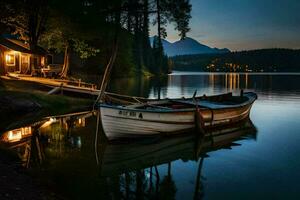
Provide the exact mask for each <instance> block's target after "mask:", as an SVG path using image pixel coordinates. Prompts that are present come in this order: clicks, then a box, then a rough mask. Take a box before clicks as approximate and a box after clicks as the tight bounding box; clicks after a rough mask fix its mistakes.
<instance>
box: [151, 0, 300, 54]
mask: <svg viewBox="0 0 300 200" xmlns="http://www.w3.org/2000/svg"><path fill="white" fill-rule="evenodd" d="M190 2H191V3H192V6H193V7H192V19H191V21H190V27H191V29H192V30H191V32H189V33H188V36H189V37H192V38H194V39H196V40H198V41H199V42H201V43H203V44H206V45H208V46H211V47H218V48H225V47H226V48H229V49H231V50H247V49H261V48H275V47H278V48H300V0H190ZM153 34H156V30H155V29H154V28H153V30H151V35H153ZM177 35H178V33H177V32H175V31H174V30H173V26H172V25H169V26H168V37H167V40H169V41H176V40H178V36H177Z"/></svg>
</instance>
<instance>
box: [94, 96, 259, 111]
mask: <svg viewBox="0 0 300 200" xmlns="http://www.w3.org/2000/svg"><path fill="white" fill-rule="evenodd" d="M244 96H246V97H248V100H247V101H244V102H242V103H239V104H234V105H224V107H217V108H209V107H202V108H203V109H212V110H224V109H234V108H239V107H244V106H249V105H251V104H253V102H254V101H255V100H256V99H257V95H256V94H255V93H253V92H247V93H244ZM168 100H169V101H172V100H171V99H166V101H168ZM175 100H176V99H175ZM190 105H192V104H190ZM199 106H200V109H201V103H199ZM99 108H100V109H101V108H111V109H115V110H126V111H133V112H148V113H182V112H195V110H196V107H194V108H183V109H153V110H146V109H138V108H130V107H126V106H123V107H122V106H120V105H117V106H116V105H109V104H106V103H100V104H99Z"/></svg>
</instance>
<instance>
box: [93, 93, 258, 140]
mask: <svg viewBox="0 0 300 200" xmlns="http://www.w3.org/2000/svg"><path fill="white" fill-rule="evenodd" d="M256 99H257V95H256V94H255V93H253V92H247V93H241V95H240V96H233V95H232V93H228V94H222V95H216V96H210V97H209V96H202V97H194V98H189V99H184V98H183V99H164V100H151V101H148V102H141V103H136V104H132V105H118V104H115V102H106V103H100V104H99V107H100V111H101V122H102V127H103V130H104V133H105V134H106V136H107V138H108V139H110V140H112V139H119V138H124V137H139V136H153V135H158V134H167V135H171V134H176V133H181V132H185V131H188V130H191V129H195V128H196V127H198V128H200V130H202V131H203V130H205V129H208V128H212V127H216V126H222V125H228V124H232V123H236V122H239V121H241V120H243V119H245V118H247V117H248V116H249V113H250V109H251V106H252V104H253V102H254V101H255V100H256Z"/></svg>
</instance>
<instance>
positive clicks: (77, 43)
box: [41, 2, 100, 78]
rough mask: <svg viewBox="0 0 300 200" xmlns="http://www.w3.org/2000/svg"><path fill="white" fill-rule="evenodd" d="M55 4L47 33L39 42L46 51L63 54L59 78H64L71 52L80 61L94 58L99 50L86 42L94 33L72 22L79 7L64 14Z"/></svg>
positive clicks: (66, 73) (68, 66) (80, 23)
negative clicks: (52, 50) (77, 56)
mask: <svg viewBox="0 0 300 200" xmlns="http://www.w3.org/2000/svg"><path fill="white" fill-rule="evenodd" d="M75 3H76V2H75ZM57 4H58V3H57ZM57 4H55V3H54V2H53V5H52V9H51V13H50V18H49V20H48V23H47V31H46V32H45V34H44V35H43V37H42V40H41V42H42V43H43V44H44V46H46V47H47V48H48V49H54V50H55V51H56V52H57V53H60V52H64V64H63V69H62V72H61V74H60V76H61V77H62V78H66V77H67V75H68V72H69V69H70V55H71V52H72V51H74V52H76V53H77V54H78V55H79V57H80V58H81V59H87V58H89V57H91V56H96V55H97V53H98V52H99V51H100V50H99V49H96V48H94V47H92V46H91V45H89V43H88V42H87V40H88V39H91V36H92V35H94V33H93V32H92V31H90V30H87V29H86V27H83V25H82V22H81V21H74V20H72V17H73V15H74V13H77V14H78V13H80V12H79V11H80V6H78V7H76V5H75V6H74V8H75V9H74V10H73V9H72V10H70V11H69V12H65V9H61V7H60V6H57ZM76 8H78V9H76ZM80 20H83V19H80ZM82 30H83V31H82ZM89 31H90V32H89ZM91 32H92V33H91Z"/></svg>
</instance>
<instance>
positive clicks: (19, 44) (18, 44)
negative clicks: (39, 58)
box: [0, 36, 48, 55]
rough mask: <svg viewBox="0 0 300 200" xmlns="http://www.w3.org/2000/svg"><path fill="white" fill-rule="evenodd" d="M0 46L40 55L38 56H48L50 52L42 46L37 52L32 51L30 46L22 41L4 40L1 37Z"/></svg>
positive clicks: (37, 48)
mask: <svg viewBox="0 0 300 200" xmlns="http://www.w3.org/2000/svg"><path fill="white" fill-rule="evenodd" d="M0 45H2V46H4V47H6V48H8V49H11V50H14V51H19V52H22V53H28V54H38V55H45V54H48V52H47V51H46V50H45V49H43V48H42V47H40V46H37V47H36V49H35V50H31V49H30V46H29V44H28V43H25V42H24V41H22V40H17V39H11V38H4V37H1V36H0Z"/></svg>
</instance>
